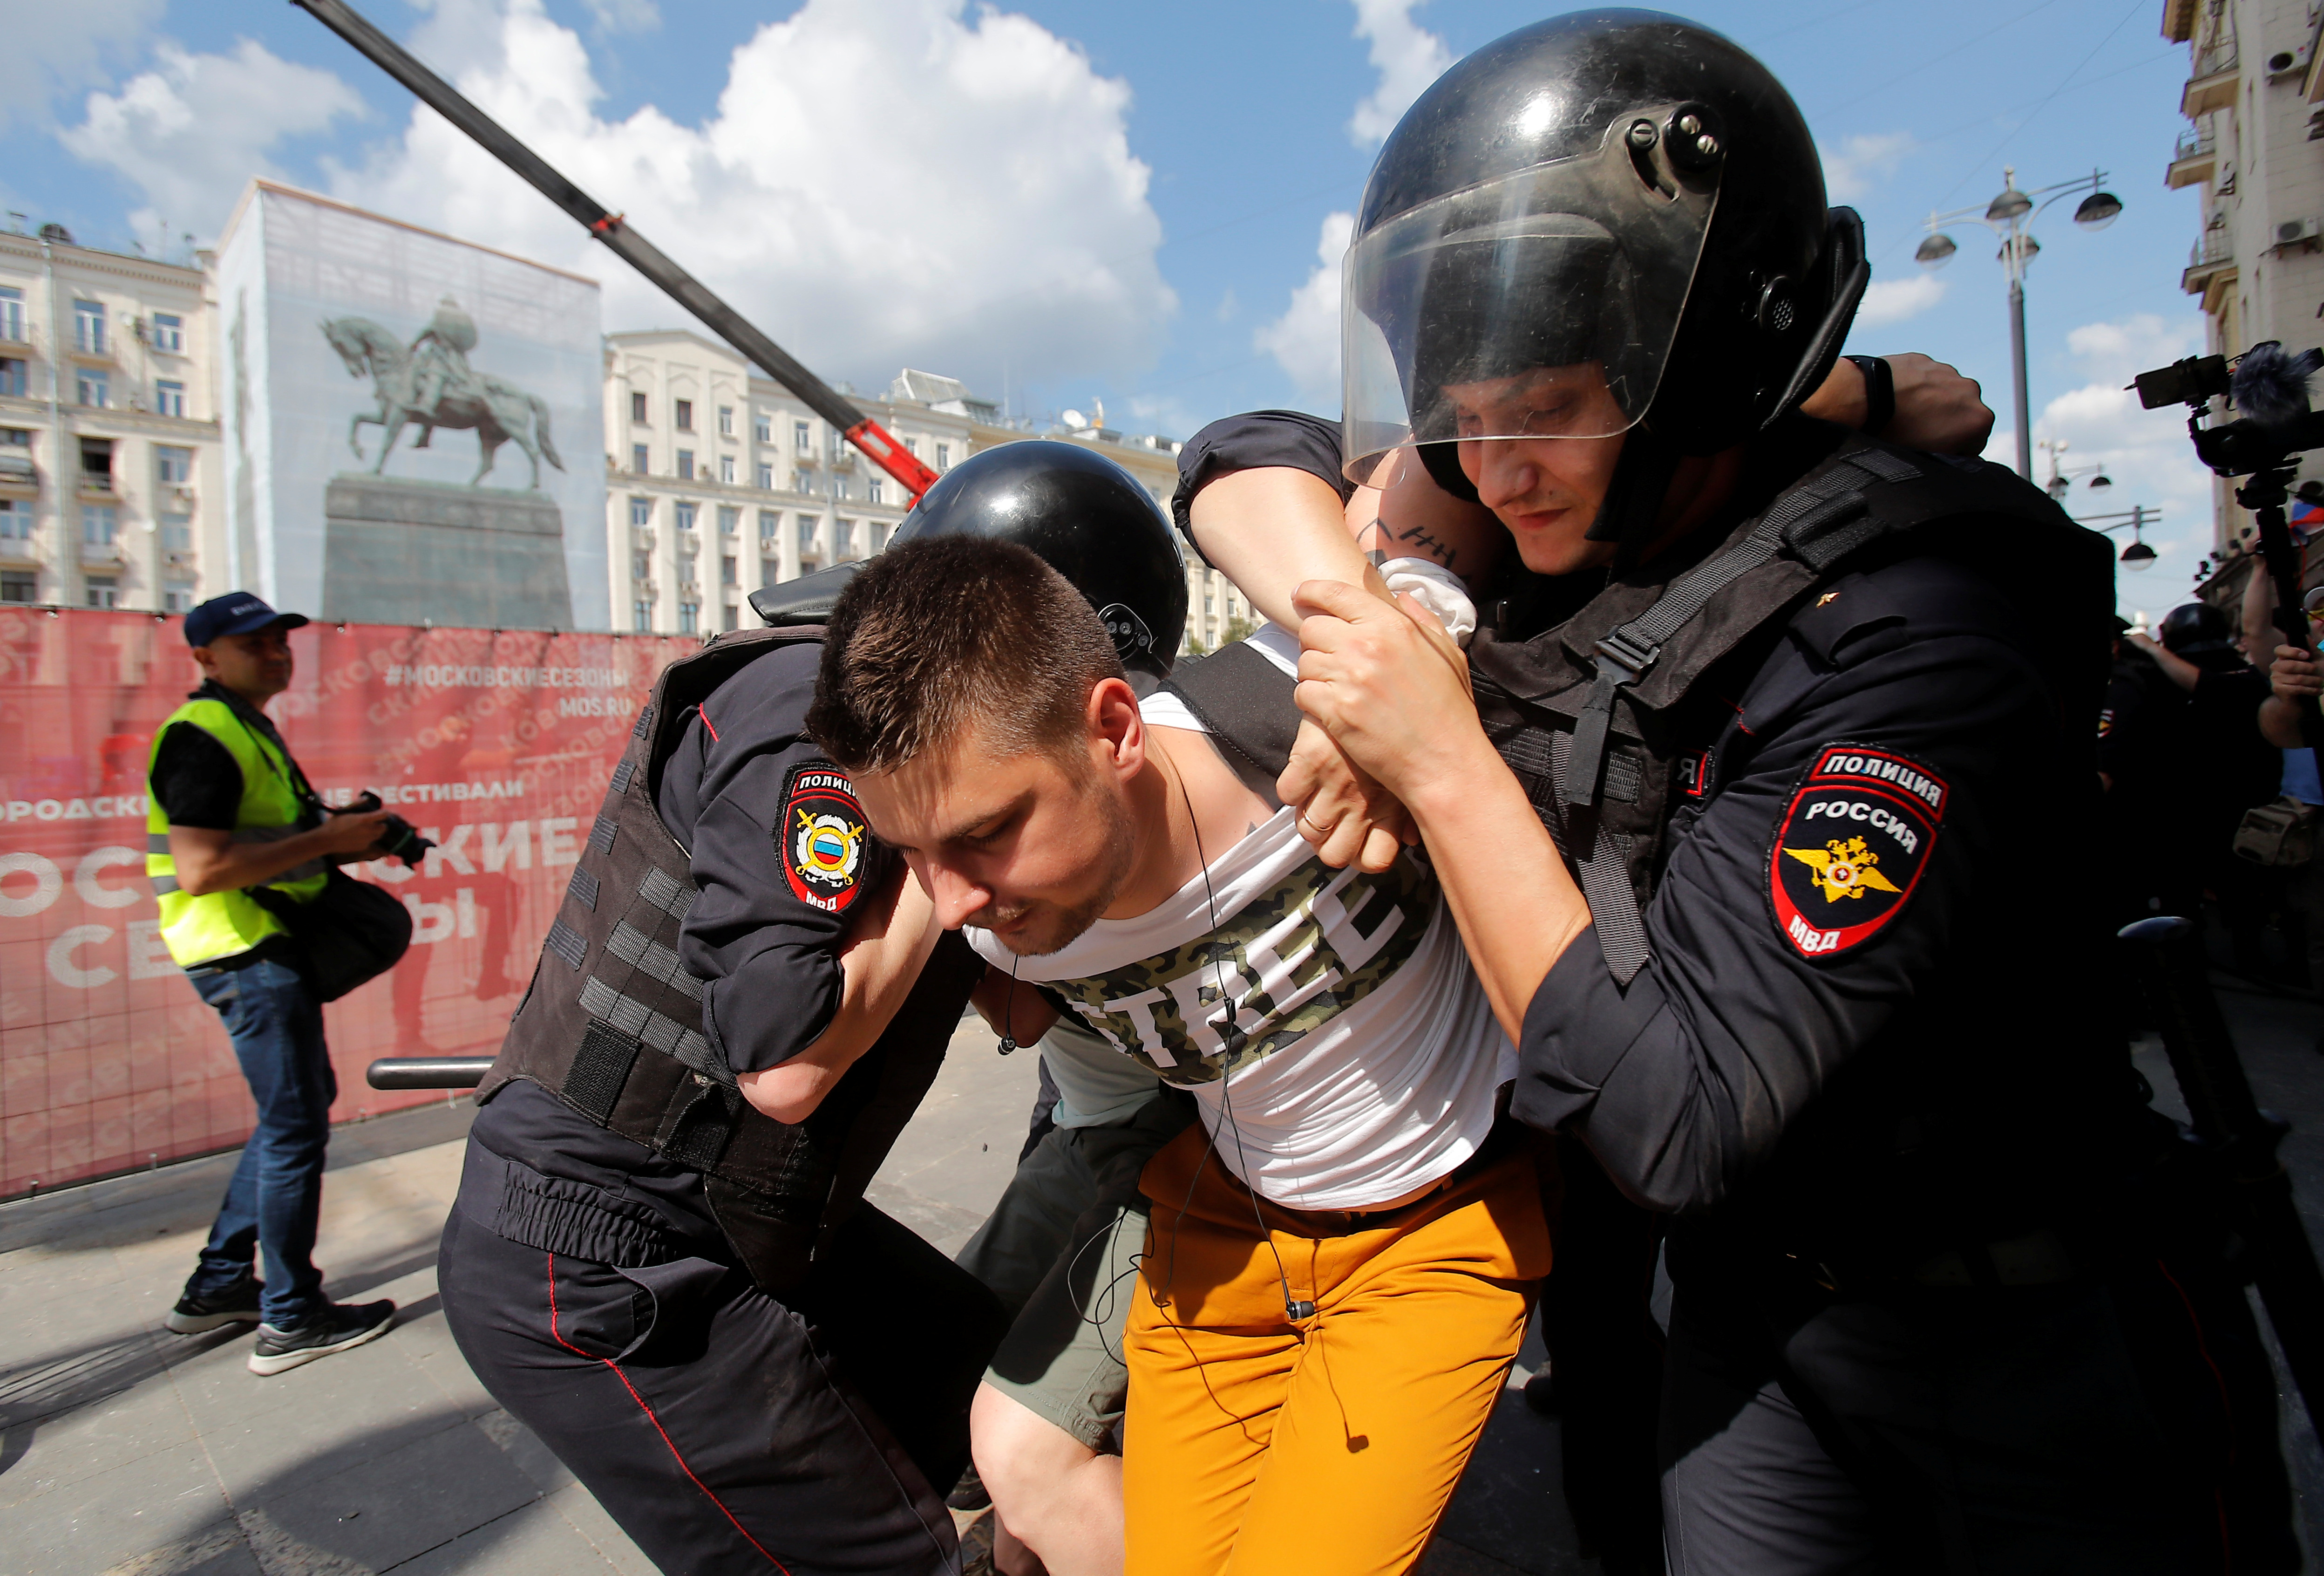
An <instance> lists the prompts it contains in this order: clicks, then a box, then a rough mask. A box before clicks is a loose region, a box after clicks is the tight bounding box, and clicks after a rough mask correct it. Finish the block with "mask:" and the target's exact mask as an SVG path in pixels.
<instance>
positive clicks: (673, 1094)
mask: <svg viewBox="0 0 2324 1576" xmlns="http://www.w3.org/2000/svg"><path fill="white" fill-rule="evenodd" d="M822 638H823V631H822V629H821V627H820V626H806V627H800V628H789V629H758V630H750V631H746V632H743V633H740V634H734V635H722V636H720V637H718V638H717V639H716V640H715V641H714V642H712V644H709V645H707V646H705V647H704V648H703V650H702V651H701V652H699V653H697V654H695V655H693V656H690V657H687V658H686V659H684V660H683V661H680V662H677V663H672V664H670V666H669V669H668V670H667V671H665V672H663V674H662V676H661V679H660V681H659V682H657V683H656V684H655V685H654V690H653V698H652V699H651V700H650V701H649V702H648V703H647V705H646V709H644V711H642V712H641V713H640V714H639V717H638V725H637V727H636V728H634V729H633V730H632V733H631V736H630V743H629V746H628V748H627V749H625V750H624V751H622V758H621V761H620V763H619V764H618V765H615V766H614V768H613V782H612V783H611V785H610V786H609V787H608V788H607V790H606V793H605V801H604V807H603V808H602V809H601V810H600V811H598V814H597V820H596V824H595V827H594V828H593V829H592V830H591V831H590V834H589V840H588V843H587V844H586V847H584V848H583V849H582V851H581V859H580V863H579V865H578V866H577V867H576V868H575V870H574V872H573V878H572V880H571V882H570V883H569V884H568V885H567V887H566V891H565V901H564V903H563V904H562V905H561V906H560V907H559V908H558V914H557V921H556V922H555V923H554V924H552V925H551V926H550V927H549V938H548V941H546V942H545V943H544V944H543V946H542V948H541V953H540V960H539V962H538V963H537V964H535V965H534V968H533V978H532V986H531V988H530V990H528V991H527V992H526V994H525V998H524V1001H523V1002H522V1004H521V1005H520V1006H518V1008H517V1011H516V1016H515V1017H514V1018H513V1019H512V1020H511V1022H510V1024H509V1032H508V1037H507V1038H506V1039H505V1040H503V1042H502V1043H501V1052H500V1056H499V1059H498V1060H496V1061H494V1062H493V1068H492V1071H490V1072H489V1073H487V1074H486V1075H485V1078H484V1083H483V1084H482V1085H481V1086H480V1087H479V1088H478V1089H477V1091H476V1099H477V1101H478V1103H479V1104H481V1103H483V1102H484V1101H485V1100H489V1099H492V1097H493V1093H494V1092H495V1091H497V1090H498V1089H500V1088H501V1087H502V1086H503V1085H504V1084H506V1083H507V1082H508V1081H509V1080H512V1079H518V1078H523V1079H530V1080H532V1081H533V1082H534V1083H537V1084H539V1086H540V1087H541V1088H542V1089H547V1090H548V1091H549V1093H550V1094H552V1095H554V1096H556V1097H557V1098H558V1099H560V1100H562V1101H563V1102H564V1103H565V1104H566V1105H567V1106H569V1107H570V1108H573V1109H574V1110H575V1111H577V1112H578V1113H580V1114H581V1115H582V1116H584V1117H587V1118H588V1119H589V1120H590V1121H592V1122H594V1123H595V1124H596V1125H597V1126H600V1127H604V1128H607V1129H609V1130H611V1131H613V1132H615V1133H619V1134H621V1135H622V1136H623V1137H625V1138H632V1139H635V1140H636V1141H637V1142H638V1143H640V1144H642V1145H645V1146H646V1147H648V1148H649V1149H651V1150H652V1151H654V1152H655V1153H656V1154H659V1155H661V1156H663V1157H664V1158H665V1159H668V1160H670V1161H673V1162H675V1163H678V1164H679V1165H682V1166H685V1167H687V1169H689V1170H692V1171H697V1172H700V1173H702V1176H703V1181H704V1186H705V1191H706V1192H707V1194H708V1197H709V1200H710V1206H711V1210H712V1211H713V1212H714V1213H715V1215H716V1216H717V1218H718V1224H719V1225H720V1227H721V1228H724V1231H725V1233H726V1237H727V1240H728V1241H729V1242H731V1243H732V1244H733V1247H734V1251H735V1253H736V1255H737V1256H739V1257H740V1258H741V1260H742V1265H743V1266H744V1267H745V1268H746V1269H748V1270H749V1271H750V1273H751V1276H752V1279H753V1280H755V1281H756V1282H757V1283H758V1284H760V1285H761V1287H763V1288H764V1289H765V1290H767V1291H768V1292H770V1293H777V1294H780V1293H784V1292H787V1291H788V1290H790V1289H792V1288H794V1287H796V1286H797V1285H798V1283H799V1281H800V1280H801V1279H803V1278H804V1277H805V1275H806V1274H807V1266H808V1265H809V1264H811V1263H812V1262H813V1260H814V1259H815V1257H816V1254H817V1252H818V1251H819V1250H820V1249H821V1247H823V1245H824V1244H825V1242H826V1241H827V1240H828V1238H829V1237H830V1234H831V1232H832V1231H833V1230H834V1229H835V1228H836V1227H837V1226H838V1225H839V1224H840V1223H841V1222H842V1221H843V1220H844V1219H846V1217H847V1214H848V1213H849V1211H850V1210H853V1208H854V1206H855V1204H856V1202H857V1201H859V1200H860V1199H861V1198H862V1196H863V1189H864V1188H865V1186H866V1185H867V1184H869V1183H870V1182H871V1176H872V1173H874V1172H876V1171H877V1170H878V1169H879V1167H880V1163H881V1161H882V1160H884V1159H886V1158H887V1154H888V1151H889V1149H890V1146H891V1145H894V1143H895V1141H896V1136H897V1135H898V1134H899V1133H900V1132H902V1131H903V1128H904V1124H905V1123H906V1122H908V1121H909V1120H910V1119H911V1116H912V1113H913V1111H914V1110H915V1109H917V1108H918V1106H919V1103H920V1099H921V1097H922V1096H924V1095H926V1094H927V1089H928V1086H929V1084H930V1083H932V1082H933V1081H934V1080H935V1079H936V1069H937V1068H938V1067H939V1066H940V1065H942V1063H943V1061H944V1055H945V1044H946V1043H947V1041H948V1040H949V1038H950V1036H951V1034H952V1030H953V1025H954V1024H955V1023H956V1022H957V1021H958V1020H959V1017H960V1015H961V1011H962V1009H963V1008H964V1006H966V1005H967V1001H968V990H969V987H970V986H971V985H973V983H974V982H975V980H976V978H978V976H979V975H980V974H981V973H982V969H983V964H982V962H981V961H980V960H978V959H977V957H976V955H975V954H974V953H973V952H972V951H970V950H969V949H968V946H967V944H966V943H965V942H964V941H961V940H960V938H959V937H958V936H956V935H952V936H946V937H945V938H944V940H943V941H942V942H940V943H939V944H938V946H937V947H936V951H935V952H934V953H933V954H932V955H931V956H930V957H929V959H928V961H927V965H926V966H925V967H924V968H923V969H921V971H920V978H919V981H918V984H917V985H915V986H914V987H912V991H911V994H910V995H909V996H908V997H906V998H905V1001H904V1005H903V1006H901V1007H900V1008H899V1009H898V1010H897V1013H896V1016H895V1019H894V1021H893V1022H892V1023H890V1024H889V1026H888V1029H887V1032H886V1033H885V1034H881V1037H880V1038H879V1040H878V1041H877V1042H876V1043H873V1045H872V1046H871V1049H870V1050H868V1051H866V1052H864V1053H863V1055H862V1057H861V1058H860V1059H859V1060H858V1061H856V1062H855V1064H854V1065H853V1067H850V1068H849V1069H848V1070H847V1072H846V1073H845V1075H844V1076H843V1077H842V1078H841V1079H840V1080H839V1082H838V1083H837V1084H836V1085H835V1086H834V1088H833V1089H832V1090H831V1092H830V1093H829V1094H827V1095H826V1096H825V1098H824V1099H823V1102H822V1103H821V1104H820V1105H819V1106H817V1107H816V1111H815V1114H814V1115H813V1116H811V1117H808V1118H807V1120H806V1121H804V1122H801V1123H798V1124H796V1125H793V1124H789V1123H784V1122H778V1121H775V1120H774V1119H773V1118H771V1117H766V1116H763V1115H761V1113H760V1112H759V1111H758V1110H757V1109H756V1108H753V1107H752V1105H751V1104H750V1102H749V1101H747V1100H745V1099H743V1098H742V1092H741V1090H740V1089H737V1088H736V1086H735V1079H734V1073H733V1069H731V1068H730V1067H729V1066H728V1065H727V1064H726V1061H725V1060H724V1058H723V1057H721V1056H720V1055H719V1054H718V1053H717V1052H715V1050H713V1049H712V1048H711V1045H710V1043H709V1041H708V1040H707V1039H706V1038H705V1036H704V1034H703V1033H702V1028H701V1024H702V982H701V981H700V980H698V979H696V978H694V977H693V976H692V975H689V974H688V973H687V971H686V970H685V969H684V968H683V967H681V966H680V964H679V962H678V928H679V925H680V923H681V922H682V921H684V919H685V917H686V913H687V909H688V908H689V907H691V906H692V904H693V902H694V897H695V886H694V880H693V872H692V867H691V865H690V862H689V859H688V856H687V850H686V849H685V848H683V847H682V846H680V844H679V843H678V839H676V838H674V837H672V836H671V835H670V833H669V830H668V829H667V828H666V827H664V826H663V824H662V820H661V817H660V815H659V813H658V812H657V811H656V810H655V808H654V791H655V789H656V788H657V787H658V786H659V783H660V781H661V771H662V767H663V766H664V765H665V764H667V762H668V761H669V756H670V754H671V752H672V751H674V750H675V749H676V748H677V747H678V740H679V738H680V737H682V736H683V734H684V732H685V729H686V721H687V717H688V716H689V715H690V714H691V713H692V712H693V711H694V709H696V707H698V706H700V705H701V704H702V702H703V701H704V700H706V699H708V698H709V696H710V695H711V693H712V692H713V691H715V690H717V689H718V688H719V686H721V685H722V684H724V683H726V682H727V681H730V680H733V679H734V678H735V677H736V676H737V675H738V674H741V673H742V672H743V670H744V669H746V668H747V667H748V666H749V665H750V664H751V663H753V662H756V661H757V660H759V659H760V658H761V657H763V656H765V655H767V654H769V653H770V652H773V651H775V650H777V649H779V648H780V647H782V646H786V645H792V644H798V643H799V642H802V641H820V640H821V639H822ZM775 878H779V877H778V876H773V875H772V874H770V879H775Z"/></svg>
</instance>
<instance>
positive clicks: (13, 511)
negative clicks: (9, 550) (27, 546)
mask: <svg viewBox="0 0 2324 1576" xmlns="http://www.w3.org/2000/svg"><path fill="white" fill-rule="evenodd" d="M31 540H32V504H31V503H30V502H29V501H28V500H26V499H23V498H0V542H30V541H31Z"/></svg>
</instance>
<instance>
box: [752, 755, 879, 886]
mask: <svg viewBox="0 0 2324 1576" xmlns="http://www.w3.org/2000/svg"><path fill="white" fill-rule="evenodd" d="M870 841H871V831H870V830H869V829H868V828H867V827H866V825H865V824H864V820H863V807H862V805H861V804H859V803H857V802H856V801H855V784H854V783H851V782H849V781H848V780H847V775H846V774H845V773H844V772H842V771H840V770H839V769H838V768H837V767H835V766H830V765H822V764H819V763H813V762H810V763H808V764H807V765H800V766H795V767H793V768H792V769H791V780H790V786H789V787H788V789H787V790H786V791H785V792H784V793H783V818H782V821H781V823H780V824H779V825H778V826H777V827H776V829H775V846H776V847H777V848H780V849H781V850H782V854H783V874H784V875H786V876H789V877H790V883H791V894H792V895H794V896H795V897H797V898H798V900H799V901H800V902H801V903H805V904H813V905H814V906H815V907H816V908H819V909H822V910H823V911H824V912H825V913H840V912H841V911H843V910H844V909H845V908H846V907H847V905H848V904H851V903H853V902H854V901H855V895H856V894H857V893H858V892H859V891H861V890H862V883H863V866H864V860H865V858H866V857H867V856H868V854H869V853H870V849H869V848H868V847H867V846H866V845H867V844H869V842H870Z"/></svg>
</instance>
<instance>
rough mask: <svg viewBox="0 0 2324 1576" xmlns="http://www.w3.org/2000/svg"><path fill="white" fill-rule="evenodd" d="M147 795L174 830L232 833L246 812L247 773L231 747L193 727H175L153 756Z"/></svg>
mask: <svg viewBox="0 0 2324 1576" xmlns="http://www.w3.org/2000/svg"><path fill="white" fill-rule="evenodd" d="M146 789H147V792H149V793H152V795H153V797H154V798H155V799H156V800H158V801H160V802H161V813H162V814H164V815H166V816H167V817H169V819H170V824H171V826H192V827H201V828H204V829H205V830H210V831H232V830H234V824H235V819H236V817H237V816H238V815H239V813H240V811H241V809H242V768H241V767H240V766H237V765H235V764H234V756H233V754H232V752H230V751H229V750H227V748H226V746H224V745H222V744H220V743H218V741H217V739H215V738H213V737H210V736H209V735H208V733H206V732H204V731H203V730H202V729H201V728H197V727H195V726H194V725H193V724H192V723H190V722H173V723H171V725H170V726H169V727H168V728H166V729H164V730H163V732H162V734H161V744H160V746H158V747H157V748H156V749H155V750H154V752H153V767H152V772H151V773H150V774H148V776H147V779H146Z"/></svg>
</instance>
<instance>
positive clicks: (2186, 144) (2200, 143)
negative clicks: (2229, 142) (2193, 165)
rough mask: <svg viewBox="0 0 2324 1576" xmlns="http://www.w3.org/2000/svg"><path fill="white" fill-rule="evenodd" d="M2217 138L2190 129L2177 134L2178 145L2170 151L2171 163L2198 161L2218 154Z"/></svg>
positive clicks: (2210, 134) (2207, 133) (2204, 132)
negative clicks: (2188, 160) (2207, 154)
mask: <svg viewBox="0 0 2324 1576" xmlns="http://www.w3.org/2000/svg"><path fill="white" fill-rule="evenodd" d="M2218 147H2219V144H2218V137H2217V136H2215V135H2214V134H2212V133H2210V132H2207V131H2197V130H2193V129H2191V128H2190V129H2189V130H2187V131H2182V132H2181V133H2180V134H2179V141H2178V144H2176V145H2175V146H2174V147H2173V148H2172V151H2171V162H2172V163H2174V164H2176V163H2178V162H2180V161H2181V160H2183V159H2199V158H2201V157H2202V156H2203V155H2204V154H2206V153H2217V152H2218Z"/></svg>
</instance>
